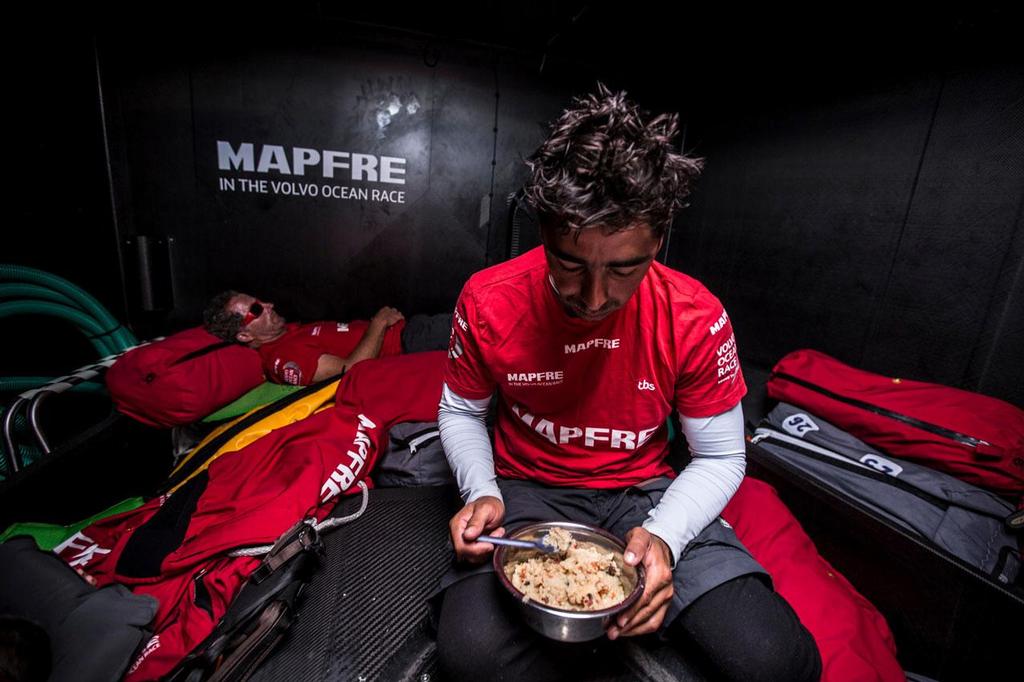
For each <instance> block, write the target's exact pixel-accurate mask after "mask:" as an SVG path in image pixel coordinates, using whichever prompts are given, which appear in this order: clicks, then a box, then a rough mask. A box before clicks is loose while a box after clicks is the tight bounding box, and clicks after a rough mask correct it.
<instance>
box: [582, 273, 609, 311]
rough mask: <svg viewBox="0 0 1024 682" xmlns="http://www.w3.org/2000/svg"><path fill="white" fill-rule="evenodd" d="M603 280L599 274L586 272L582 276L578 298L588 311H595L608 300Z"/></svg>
mask: <svg viewBox="0 0 1024 682" xmlns="http://www.w3.org/2000/svg"><path fill="white" fill-rule="evenodd" d="M605 284H606V283H605V280H604V278H603V277H601V276H600V275H599V274H592V273H588V274H587V275H586V276H585V277H584V278H583V286H582V288H581V289H580V298H581V299H583V303H584V305H586V306H587V310H588V311H589V312H597V311H598V310H600V309H601V308H602V307H604V304H605V303H607V302H608V291H607V288H606V286H605Z"/></svg>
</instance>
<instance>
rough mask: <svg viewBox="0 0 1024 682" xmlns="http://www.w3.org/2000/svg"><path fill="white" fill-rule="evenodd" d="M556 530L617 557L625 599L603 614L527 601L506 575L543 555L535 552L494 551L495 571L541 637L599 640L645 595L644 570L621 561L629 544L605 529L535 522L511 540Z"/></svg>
mask: <svg viewBox="0 0 1024 682" xmlns="http://www.w3.org/2000/svg"><path fill="white" fill-rule="evenodd" d="M556 527H557V528H564V529H565V530H567V531H569V532H570V533H571V534H572V536H573V537H574V538H576V539H577V540H580V541H583V542H591V543H593V544H595V545H597V546H598V547H600V548H601V549H603V550H606V551H609V552H612V553H613V554H614V555H615V559H614V560H615V563H616V564H618V566H619V569H620V571H621V577H622V582H623V586H624V587H625V588H626V598H625V599H624V600H622V601H621V602H620V603H618V604H616V605H615V606H611V607H608V608H606V609H601V610H600V611H570V610H567V609H559V608H555V607H554V606H548V605H547V604H543V603H540V602H537V601H535V600H533V599H527V598H526V595H524V594H523V593H522V592H520V591H519V590H517V589H516V588H515V587H514V586H513V585H512V581H510V580H509V579H508V577H507V576H506V575H505V566H506V565H507V564H509V563H512V562H515V561H519V560H521V559H529V558H532V557H535V556H540V552H539V551H537V550H533V549H520V548H518V547H506V546H499V547H498V548H497V549H495V551H494V558H493V561H494V572H495V573H496V574H497V575H498V581H499V582H501V584H502V585H503V586H504V588H505V589H506V590H508V593H509V594H510V595H512V597H513V599H515V601H516V604H517V605H518V606H519V610H520V612H522V614H523V618H524V619H525V620H526V623H527V624H528V625H529V626H530V627H532V628H533V629H534V630H536V631H537V632H539V633H540V634H542V635H544V636H545V637H549V638H551V639H555V640H558V641H560V642H586V641H589V640H592V639H597V638H598V637H600V636H602V635H603V634H604V632H605V628H606V627H607V626H608V623H609V622H611V619H612V617H613V616H615V614H617V613H619V612H620V611H624V610H626V609H628V608H629V607H630V606H632V605H633V602H635V601H636V600H637V599H639V598H640V595H641V594H643V591H644V573H643V567H642V566H629V565H627V564H626V562H625V561H624V560H623V558H622V555H623V553H624V552H625V551H626V545H625V543H623V542H622V541H621V540H619V539H618V538H617V537H615V536H614V535H612V534H611V533H609V532H608V531H606V530H603V529H601V528H597V527H595V526H588V525H585V524H582V523H569V522H566V521H555V522H550V523H534V524H531V525H529V526H524V527H523V528H519V529H518V530H516V531H514V532H512V533H511V534H510V535H509V536H508V537H510V538H514V539H517V540H538V539H540V538H541V537H543V536H544V535H545V534H546V533H547V532H548V531H549V530H551V529H552V528H556Z"/></svg>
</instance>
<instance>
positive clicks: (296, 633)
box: [253, 488, 457, 682]
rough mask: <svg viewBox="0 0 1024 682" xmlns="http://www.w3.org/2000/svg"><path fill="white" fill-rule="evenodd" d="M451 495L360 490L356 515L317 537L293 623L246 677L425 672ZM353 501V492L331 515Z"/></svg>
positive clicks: (370, 677)
mask: <svg viewBox="0 0 1024 682" xmlns="http://www.w3.org/2000/svg"><path fill="white" fill-rule="evenodd" d="M456 502H457V498H456V497H455V493H454V492H453V490H452V489H451V488H391V489H377V490H372V491H370V499H369V505H368V507H367V510H366V512H365V514H364V515H363V516H362V517H360V518H359V519H357V520H356V521H353V522H352V523H350V524H348V525H345V526H342V527H340V528H338V529H336V530H333V531H330V532H328V533H326V534H325V535H324V542H325V545H326V548H327V557H326V560H325V562H324V565H323V566H321V568H320V570H319V571H317V573H316V574H315V575H314V577H313V580H312V581H311V582H310V585H309V587H308V588H307V590H306V593H305V595H303V597H302V599H301V601H300V603H299V612H298V621H297V622H296V623H295V625H294V626H293V627H292V629H291V631H290V632H289V633H288V635H287V637H286V639H285V640H284V641H283V642H282V643H281V644H280V645H279V647H278V648H277V649H276V650H275V651H274V652H273V654H271V656H270V657H269V658H268V659H267V661H266V662H265V663H264V665H263V666H262V667H261V668H260V670H259V671H258V672H257V674H256V675H255V676H254V677H253V679H254V680H265V681H270V680H275V681H277V680H292V681H294V682H299V681H300V680H301V681H302V682H306V681H312V680H319V681H326V680H352V681H358V680H362V681H364V682H371V681H374V680H393V679H407V678H408V677H409V676H416V677H418V676H419V675H422V674H423V673H426V674H428V675H430V673H432V672H433V663H432V661H431V660H430V657H431V655H432V651H433V649H432V640H431V639H430V637H429V634H428V632H427V629H426V620H427V615H428V612H427V603H426V597H427V596H428V595H429V594H430V592H431V591H432V590H433V589H434V587H435V586H436V585H437V581H438V579H439V577H440V575H441V573H442V572H443V571H444V570H445V568H446V567H447V565H448V562H449V561H450V556H451V555H450V550H449V549H448V548H447V543H446V535H447V528H448V519H449V517H450V516H451V513H453V511H454V504H455V503H456ZM358 508H359V498H358V496H355V497H354V498H351V499H347V500H345V501H343V502H342V503H341V504H340V505H339V507H338V510H337V512H336V515H338V516H344V515H346V514H351V513H353V512H354V511H356V510H357V509H358ZM403 668H404V669H403ZM430 677H434V676H433V675H430Z"/></svg>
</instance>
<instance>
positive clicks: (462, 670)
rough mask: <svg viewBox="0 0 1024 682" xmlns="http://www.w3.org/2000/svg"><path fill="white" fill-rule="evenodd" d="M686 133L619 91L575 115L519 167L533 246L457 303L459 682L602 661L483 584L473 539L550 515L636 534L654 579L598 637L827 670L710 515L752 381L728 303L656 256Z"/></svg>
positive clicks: (674, 205) (449, 589) (453, 636)
mask: <svg viewBox="0 0 1024 682" xmlns="http://www.w3.org/2000/svg"><path fill="white" fill-rule="evenodd" d="M676 130H677V122H676V117H675V116H668V115H662V116H658V117H655V118H649V117H647V116H646V114H645V113H644V112H641V111H640V110H639V109H638V108H637V107H636V105H634V104H633V103H631V102H629V101H628V100H626V99H625V95H624V93H619V94H612V93H610V92H609V91H608V90H607V89H605V88H603V87H600V88H599V91H598V93H597V94H596V95H591V96H588V97H586V98H582V99H578V100H575V101H574V103H573V106H572V107H571V108H570V109H568V110H567V111H565V112H564V113H563V114H562V116H561V117H560V118H559V119H558V121H557V122H556V123H555V124H554V126H553V128H552V132H551V135H550V136H549V137H548V139H547V141H545V142H544V143H543V144H542V145H541V147H540V149H538V150H537V152H536V153H534V155H533V156H532V157H531V158H530V160H529V164H530V166H531V170H532V175H531V178H530V180H529V181H528V183H527V188H526V189H527V198H528V200H529V201H530V203H531V205H532V206H533V208H534V209H535V211H536V212H537V217H538V220H539V224H540V229H541V243H542V246H540V247H538V248H536V249H534V250H532V251H530V252H528V253H526V254H524V255H522V256H520V257H518V258H516V259H513V260H511V261H508V262H506V263H502V264H500V265H497V266H494V267H491V268H488V269H486V270H483V271H481V272H478V273H476V274H475V275H473V276H472V277H471V278H470V279H469V281H468V282H467V283H466V285H465V287H464V288H463V290H462V294H461V295H460V297H459V301H458V303H457V305H456V309H455V315H454V320H453V322H454V324H453V325H452V338H451V343H450V346H449V359H448V365H447V369H446V372H445V385H444V387H443V389H442V395H441V403H440V409H439V415H438V422H439V427H440V432H441V440H442V443H443V446H444V449H445V453H446V455H447V457H448V461H449V463H450V465H451V468H452V471H453V472H454V474H455V477H456V480H457V481H458V484H459V488H460V492H461V493H462V496H463V500H464V502H465V506H464V507H463V508H462V509H461V510H460V511H459V512H458V513H456V515H455V516H454V517H453V518H452V519H451V522H450V533H451V540H452V544H453V546H454V548H455V553H456V556H457V558H458V559H459V560H461V565H460V566H457V567H454V568H453V569H452V570H450V571H449V572H448V574H446V575H445V577H444V578H443V579H442V584H441V588H442V590H443V592H442V593H441V594H440V608H439V612H438V653H439V657H440V661H441V664H442V667H443V669H444V671H445V673H446V675H447V676H448V678H449V679H453V680H485V679H487V680H489V679H506V680H520V679H522V680H548V679H573V678H578V677H579V676H580V672H581V666H583V665H584V664H585V663H586V659H588V658H589V657H590V652H591V651H592V647H590V646H589V645H586V646H584V645H567V644H562V643H556V642H552V641H549V640H546V639H545V638H543V637H542V636H540V635H538V634H535V633H534V632H532V631H531V630H529V629H528V628H527V627H526V625H525V624H524V623H523V622H522V620H521V618H520V616H519V613H518V611H517V610H516V609H515V607H514V605H512V604H510V603H509V601H510V600H503V599H502V595H501V593H500V590H501V587H500V585H499V584H498V581H497V580H496V579H495V577H494V576H493V575H490V574H489V573H488V572H487V571H488V570H489V564H487V563H485V562H486V560H487V558H488V555H490V553H491V552H492V551H493V549H494V547H493V545H492V544H490V543H487V542H480V541H477V538H478V537H479V536H480V535H481V534H485V533H487V534H492V535H502V534H504V533H505V532H506V529H514V528H516V527H519V526H522V525H524V524H527V523H532V522H542V521H560V520H564V521H575V522H582V523H588V524H593V525H597V526H601V527H604V528H606V529H608V530H609V531H611V532H612V533H614V534H616V535H619V536H620V537H624V538H625V539H626V542H627V549H626V553H625V560H626V561H627V562H628V563H630V564H633V565H636V564H643V566H644V568H645V571H646V586H645V589H644V592H643V595H642V596H641V598H640V599H639V600H637V602H636V603H635V604H634V605H633V606H632V607H631V608H629V609H628V610H626V611H624V612H623V613H621V614H619V615H618V617H617V618H616V619H614V620H613V621H612V622H611V623H610V625H609V627H608V629H607V635H608V638H610V639H616V638H619V637H629V636H634V635H643V634H648V633H659V634H660V635H661V636H663V637H664V638H666V639H668V640H669V641H670V642H672V643H673V645H674V646H677V647H683V646H686V647H689V648H691V649H692V648H693V647H696V648H697V649H698V650H699V651H700V655H701V657H702V658H703V659H705V660H706V662H707V663H708V664H709V665H710V666H711V667H712V671H711V674H712V676H713V677H714V679H728V680H787V681H789V682H794V681H796V680H816V679H818V677H819V676H820V674H821V659H820V656H819V653H818V650H817V647H816V645H815V643H814V640H813V639H812V638H811V636H810V634H809V633H808V632H807V630H806V629H805V628H804V627H803V626H802V625H801V623H800V621H799V620H798V619H797V617H796V614H795V613H794V612H793V610H792V609H791V608H790V607H789V605H788V604H787V603H786V602H785V601H784V600H783V599H782V598H781V597H779V596H778V595H777V594H776V593H775V592H774V591H773V589H772V586H771V581H770V579H769V578H768V576H767V574H766V573H765V572H764V569H762V568H761V566H760V565H758V564H757V562H756V561H754V559H753V558H752V557H751V556H750V555H749V554H748V552H747V550H746V549H745V548H744V547H743V545H742V544H741V543H740V542H739V540H738V539H737V538H736V536H735V534H734V533H733V531H732V529H731V528H730V527H729V526H728V525H727V524H725V523H724V522H723V521H721V520H720V519H719V514H720V513H721V511H722V509H723V508H724V507H725V505H726V503H727V502H728V501H729V499H730V498H731V497H732V495H733V494H734V493H735V492H736V489H737V488H738V487H739V484H740V481H741V480H742V478H743V475H744V470H745V443H744V432H743V415H742V409H741V406H740V399H741V398H742V397H743V395H744V393H745V392H746V385H745V384H744V381H743V376H742V373H741V371H740V368H739V363H738V361H737V356H736V345H735V340H734V337H733V330H732V324H731V322H730V320H729V317H728V315H727V314H726V312H725V310H724V309H723V307H722V304H721V303H720V302H719V301H718V299H717V298H715V296H714V295H712V294H711V293H710V292H709V291H708V290H707V289H706V288H705V287H704V286H703V285H702V284H701V283H700V282H698V281H696V280H695V279H692V278H690V277H688V276H686V275H684V274H682V273H680V272H677V271H675V270H672V269H670V268H668V267H666V266H663V265H661V264H660V263H657V262H655V260H654V258H655V256H656V255H657V254H658V252H659V250H660V249H661V247H662V244H663V242H664V238H665V234H666V231H667V229H668V228H669V225H670V223H671V221H672V215H673V213H675V211H676V210H678V209H679V208H680V207H681V206H682V202H683V199H684V197H685V196H686V195H687V193H688V192H689V188H690V185H691V183H692V181H693V180H694V179H695V177H696V176H697V174H698V173H699V171H700V168H701V163H700V161H699V160H698V159H692V158H687V157H686V156H684V155H682V154H680V153H679V152H678V151H677V150H676V147H675V143H674V142H673V138H674V136H675V134H676ZM494 394H497V396H498V414H497V421H496V426H495V437H494V445H493V447H492V445H491V442H490V440H489V438H488V433H487V429H486V426H485V421H484V420H485V416H486V415H487V411H488V406H489V405H490V402H491V398H492V396H493V395H494ZM673 410H675V411H677V412H678V413H679V415H680V419H681V423H682V430H683V432H684V434H685V436H686V439H687V443H688V445H689V448H690V451H691V455H692V457H691V461H690V463H689V464H688V465H687V466H686V467H685V468H684V469H683V471H682V472H681V473H680V474H679V475H678V476H676V475H675V474H674V472H673V470H672V469H671V468H670V467H669V465H668V464H667V463H666V462H665V458H666V455H667V452H668V442H667V434H666V427H665V422H666V418H667V417H668V416H669V414H670V412H672V411H673ZM472 564H478V565H479V566H477V567H476V568H474V567H473V566H472ZM581 647H582V648H581Z"/></svg>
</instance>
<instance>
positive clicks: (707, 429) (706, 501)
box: [643, 405, 746, 561]
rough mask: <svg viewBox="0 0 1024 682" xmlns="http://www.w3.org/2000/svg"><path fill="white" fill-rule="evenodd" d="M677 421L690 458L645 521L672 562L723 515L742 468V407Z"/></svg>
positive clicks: (734, 491)
mask: <svg viewBox="0 0 1024 682" xmlns="http://www.w3.org/2000/svg"><path fill="white" fill-rule="evenodd" d="M681 422H682V427H683V433H684V434H685V435H686V440H687V443H688V444H689V446H690V453H691V455H692V456H693V459H692V460H691V462H690V463H689V464H688V465H687V466H686V468H685V469H683V471H682V472H681V473H680V474H679V476H677V477H676V479H675V480H674V481H673V482H672V484H671V485H670V486H669V487H668V490H666V491H665V494H664V496H663V497H662V498H661V501H660V502H659V503H658V505H657V506H655V507H654V509H652V510H651V511H650V513H649V516H650V518H649V519H648V520H647V521H645V522H644V524H643V526H644V528H646V529H647V530H648V531H650V532H651V533H653V534H654V535H657V536H658V537H660V538H661V539H662V540H664V541H665V544H667V545H668V547H669V549H670V550H671V551H672V557H673V561H678V560H679V556H680V555H681V554H682V551H683V549H684V548H685V547H686V545H687V544H688V543H689V542H690V541H691V540H693V539H694V538H695V537H696V536H697V534H699V533H700V532H701V531H702V530H703V529H704V527H705V526H707V525H708V524H709V523H711V522H712V521H714V520H715V519H716V518H717V517H718V515H719V514H721V513H722V510H723V509H724V508H725V505H726V504H728V502H729V500H730V499H731V498H732V496H733V495H734V494H735V493H736V490H737V489H738V488H739V486H740V483H741V482H742V481H743V474H744V472H745V470H746V443H745V440H744V437H743V409H742V407H741V406H740V405H737V406H736V407H734V408H732V409H731V410H728V411H726V412H723V413H721V414H718V415H715V416H714V417H708V418H702V419H694V418H690V417H682V418H681Z"/></svg>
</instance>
